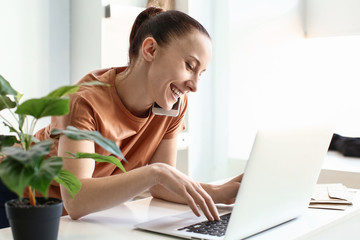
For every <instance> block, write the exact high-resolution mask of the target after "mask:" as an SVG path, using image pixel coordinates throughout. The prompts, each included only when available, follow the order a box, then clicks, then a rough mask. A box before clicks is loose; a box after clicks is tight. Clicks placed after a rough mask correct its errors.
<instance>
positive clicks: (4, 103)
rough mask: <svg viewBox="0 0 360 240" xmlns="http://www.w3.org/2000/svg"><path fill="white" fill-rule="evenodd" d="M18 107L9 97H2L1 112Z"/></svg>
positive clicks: (0, 102) (0, 98)
mask: <svg viewBox="0 0 360 240" xmlns="http://www.w3.org/2000/svg"><path fill="white" fill-rule="evenodd" d="M14 107H16V102H13V101H11V99H10V98H9V97H7V96H0V111H1V110H3V109H6V108H8V109H11V108H14Z"/></svg>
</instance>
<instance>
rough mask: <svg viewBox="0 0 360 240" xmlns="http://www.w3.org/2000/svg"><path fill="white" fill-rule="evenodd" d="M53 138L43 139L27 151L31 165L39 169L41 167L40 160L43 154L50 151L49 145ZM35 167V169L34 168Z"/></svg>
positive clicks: (43, 156)
mask: <svg viewBox="0 0 360 240" xmlns="http://www.w3.org/2000/svg"><path fill="white" fill-rule="evenodd" d="M53 142H54V141H53V140H51V139H49V140H44V141H41V142H38V143H36V144H34V145H33V146H32V147H31V148H30V149H29V151H27V153H28V159H29V163H30V164H31V166H33V167H35V168H36V169H39V168H40V167H41V164H42V161H43V159H44V158H45V156H46V155H47V154H48V153H49V152H50V148H51V145H52V144H53ZM36 169H35V170H36Z"/></svg>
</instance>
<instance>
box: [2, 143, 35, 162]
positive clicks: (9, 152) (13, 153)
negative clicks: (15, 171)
mask: <svg viewBox="0 0 360 240" xmlns="http://www.w3.org/2000/svg"><path fill="white" fill-rule="evenodd" d="M1 153H2V154H4V155H6V156H7V157H11V159H12V161H17V162H20V163H21V164H25V163H28V162H29V154H28V152H27V151H25V150H24V149H22V148H20V147H15V146H13V147H3V148H2V149H1Z"/></svg>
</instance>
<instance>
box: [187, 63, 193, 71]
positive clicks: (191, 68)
mask: <svg viewBox="0 0 360 240" xmlns="http://www.w3.org/2000/svg"><path fill="white" fill-rule="evenodd" d="M186 66H187V68H188V69H190V70H191V71H193V70H194V68H193V66H191V64H190V63H186Z"/></svg>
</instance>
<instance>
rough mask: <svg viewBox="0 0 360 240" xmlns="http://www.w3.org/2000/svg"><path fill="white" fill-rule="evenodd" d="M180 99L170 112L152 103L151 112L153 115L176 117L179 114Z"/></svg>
mask: <svg viewBox="0 0 360 240" xmlns="http://www.w3.org/2000/svg"><path fill="white" fill-rule="evenodd" d="M180 106H181V97H179V98H178V100H177V102H176V103H175V104H174V105H173V107H172V109H171V110H168V111H167V110H164V109H163V108H161V107H160V106H159V105H158V104H157V103H156V102H154V103H153V106H152V112H153V114H155V115H161V116H170V117H177V116H178V115H179V112H180Z"/></svg>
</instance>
